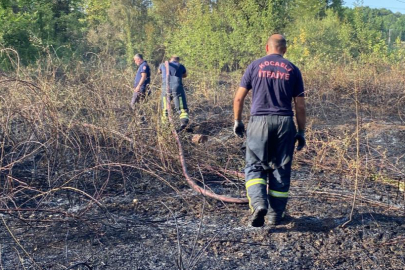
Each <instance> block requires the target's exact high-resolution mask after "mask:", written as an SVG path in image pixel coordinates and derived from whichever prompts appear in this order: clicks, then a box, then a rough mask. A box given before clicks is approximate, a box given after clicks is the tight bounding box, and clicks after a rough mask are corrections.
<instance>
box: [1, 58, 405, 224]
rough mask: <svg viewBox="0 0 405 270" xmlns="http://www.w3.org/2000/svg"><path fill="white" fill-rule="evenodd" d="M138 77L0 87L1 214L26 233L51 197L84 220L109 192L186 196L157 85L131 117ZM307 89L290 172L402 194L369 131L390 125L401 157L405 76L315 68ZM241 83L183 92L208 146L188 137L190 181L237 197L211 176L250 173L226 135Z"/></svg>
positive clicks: (234, 79) (109, 68)
mask: <svg viewBox="0 0 405 270" xmlns="http://www.w3.org/2000/svg"><path fill="white" fill-rule="evenodd" d="M192 75H193V74H192ZM132 77H133V71H132V70H129V69H128V70H119V69H117V67H116V65H115V64H114V61H113V59H104V60H103V61H101V60H100V59H98V58H97V57H95V58H94V59H93V61H91V62H90V63H86V64H83V63H76V64H71V65H70V66H69V67H67V66H63V65H61V64H58V63H57V61H56V60H52V61H51V60H49V61H47V64H46V65H42V67H41V68H39V67H38V68H37V69H26V68H18V69H17V72H16V73H13V74H4V73H3V74H1V75H0V91H1V97H0V144H1V153H0V154H1V156H0V158H1V168H0V173H1V176H0V181H1V186H2V189H1V199H0V203H1V207H0V208H1V209H2V210H1V211H17V212H18V213H19V215H20V218H23V219H25V220H28V221H29V219H28V218H27V217H26V216H24V215H22V214H21V213H22V212H21V210H24V209H25V210H27V209H33V208H35V209H48V210H49V207H48V205H49V203H50V202H52V201H54V199H55V196H56V194H65V195H66V196H72V195H71V194H76V195H77V196H74V197H75V199H73V200H72V205H74V204H76V203H78V202H79V203H82V204H85V205H86V204H87V205H88V207H84V208H83V209H85V210H88V209H89V208H90V206H91V205H93V204H99V206H101V203H100V202H99V201H100V200H101V199H102V198H103V197H105V196H108V194H107V190H108V192H111V190H112V188H111V187H112V186H114V187H119V188H118V189H116V192H117V193H120V192H127V191H128V190H131V188H132V186H133V183H134V181H135V182H137V183H139V182H142V181H144V182H145V184H150V183H151V182H154V181H152V179H155V180H156V179H158V180H159V183H160V185H161V183H162V182H163V183H164V185H165V186H168V187H170V188H171V189H173V190H176V191H178V190H179V189H181V187H182V185H183V184H184V183H183V182H182V179H183V178H182V175H181V170H180V164H179V161H178V158H177V155H178V152H177V148H176V146H175V143H174V141H173V139H172V137H171V135H170V131H169V130H168V129H167V128H164V127H162V126H161V125H160V123H159V119H160V105H159V102H160V100H159V99H160V93H159V84H160V80H159V79H158V78H157V79H153V90H154V92H153V94H152V96H151V97H149V98H148V100H147V101H145V102H143V103H140V104H138V105H139V106H138V108H137V109H136V110H135V111H131V110H130V109H129V106H128V103H129V100H130V98H131V94H132V93H131V88H130V85H131V81H132ZM304 77H305V81H306V88H307V92H308V99H307V103H308V119H309V125H308V132H307V137H308V148H307V149H306V150H305V151H303V152H300V153H297V159H296V161H297V162H296V163H295V165H294V166H295V168H296V169H299V168H300V167H301V166H305V167H308V168H309V170H310V172H311V173H312V174H317V173H324V174H325V175H333V174H334V175H339V176H340V179H341V185H342V186H343V187H344V188H347V189H348V190H353V189H356V190H358V189H361V188H362V187H364V186H369V185H370V184H372V185H374V187H377V186H378V185H379V184H382V183H384V184H387V183H389V184H390V185H392V186H396V187H397V188H400V187H401V185H402V186H403V182H404V171H403V169H402V167H403V165H404V164H405V158H404V155H403V151H402V152H401V151H395V148H394V149H391V147H395V144H392V145H390V144H389V142H388V141H387V142H386V143H385V144H384V142H380V141H379V139H380V137H381V136H383V133H381V132H380V133H379V132H376V130H374V131H373V127H376V126H378V125H384V128H386V130H390V131H391V132H393V133H395V134H393V135H392V136H395V138H397V137H398V136H399V137H398V138H397V140H398V141H397V144H399V145H398V147H399V148H397V150H398V149H402V150H403V149H404V147H405V146H404V144H403V138H404V137H405V136H403V135H404V134H403V130H404V129H403V128H404V120H405V119H404V118H405V111H404V105H405V91H404V89H405V79H404V78H405V71H404V69H401V68H400V67H394V66H388V67H384V68H381V67H377V66H369V67H357V66H355V65H352V66H346V67H334V68H330V69H328V71H326V69H325V68H324V67H320V68H319V70H308V71H304ZM239 78H240V74H233V75H229V74H228V75H221V76H218V77H210V76H209V74H206V75H204V74H201V73H198V74H197V73H194V75H193V76H192V77H191V78H189V79H187V80H186V84H187V88H188V100H189V107H190V114H191V117H192V121H193V122H194V123H193V128H194V130H195V132H198V133H203V134H206V135H209V136H210V140H209V142H208V143H207V144H205V145H203V146H201V145H197V146H195V145H193V144H191V143H190V141H191V140H190V138H189V137H190V135H189V134H186V133H185V134H183V135H182V136H183V139H184V144H185V150H186V155H187V157H188V164H189V167H190V168H189V169H191V175H192V177H194V178H195V179H197V180H198V181H202V180H203V179H202V177H201V174H200V171H199V169H198V168H199V167H201V168H203V173H205V174H206V179H209V180H211V181H217V180H219V181H220V182H227V183H231V186H232V187H233V189H234V193H235V194H237V195H241V194H242V195H243V193H244V188H243V181H242V180H241V179H239V180H237V181H229V179H228V178H227V176H226V175H223V174H218V171H217V170H216V169H215V168H222V169H224V171H226V170H234V171H238V170H241V169H242V168H243V166H244V162H243V155H242V154H241V151H240V146H241V141H240V140H239V139H237V138H235V137H234V136H233V134H232V131H231V125H232V108H231V103H232V98H233V94H234V91H235V90H236V87H237V85H238V82H239ZM355 89H357V90H356V91H355ZM356 105H357V109H358V110H357V112H356ZM246 111H247V110H246ZM245 115H246V114H245ZM378 130H380V128H377V131H378ZM401 132H402V133H401ZM401 134H402V135H401ZM373 136H374V137H373ZM400 136H403V137H402V142H401V138H400ZM375 142H377V144H375ZM212 168H214V169H212ZM219 175H221V176H219ZM229 178H231V176H229ZM354 179H358V184H357V185H356V186H354ZM179 180H180V181H179ZM401 183H402V184H401ZM152 186H153V185H152ZM156 188H157V187H156ZM109 194H111V193H109ZM52 210H58V209H57V207H56V208H52ZM60 210H61V211H66V209H60Z"/></svg>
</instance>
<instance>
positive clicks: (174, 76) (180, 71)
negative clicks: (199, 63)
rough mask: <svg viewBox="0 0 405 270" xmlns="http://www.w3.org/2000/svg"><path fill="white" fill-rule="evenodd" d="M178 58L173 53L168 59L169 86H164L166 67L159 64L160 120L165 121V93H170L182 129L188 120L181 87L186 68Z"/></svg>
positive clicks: (184, 96) (185, 75)
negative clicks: (160, 77)
mask: <svg viewBox="0 0 405 270" xmlns="http://www.w3.org/2000/svg"><path fill="white" fill-rule="evenodd" d="M179 61H180V58H179V57H178V56H176V55H173V56H172V57H171V58H170V61H169V72H170V73H169V76H170V77H169V84H170V86H169V88H168V89H167V88H166V67H165V64H161V65H160V67H159V73H161V74H162V80H163V81H162V95H161V99H162V111H163V115H162V122H166V121H167V114H168V113H167V106H170V104H167V99H166V95H170V100H172V99H173V100H174V106H175V108H176V111H177V112H178V114H179V117H180V124H181V126H180V130H182V129H184V128H185V127H186V126H187V124H188V121H189V118H188V107H187V100H186V93H185V91H184V87H183V78H186V77H187V70H186V68H185V66H184V65H182V64H180V63H179Z"/></svg>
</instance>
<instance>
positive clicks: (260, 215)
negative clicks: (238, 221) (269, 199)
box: [250, 206, 267, 227]
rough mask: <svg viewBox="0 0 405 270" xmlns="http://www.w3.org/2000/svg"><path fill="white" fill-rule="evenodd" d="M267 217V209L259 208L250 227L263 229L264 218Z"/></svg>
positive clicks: (251, 220) (252, 217) (251, 219)
mask: <svg viewBox="0 0 405 270" xmlns="http://www.w3.org/2000/svg"><path fill="white" fill-rule="evenodd" d="M266 215H267V208H265V207H264V206H258V207H257V208H256V209H255V211H254V212H253V214H252V216H251V218H250V225H252V226H253V227H262V226H263V225H264V217H265V216H266Z"/></svg>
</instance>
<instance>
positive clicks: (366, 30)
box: [0, 0, 405, 70]
mask: <svg viewBox="0 0 405 270" xmlns="http://www.w3.org/2000/svg"><path fill="white" fill-rule="evenodd" d="M342 2H343V1H341V0H305V1H304V0H285V1H282V0H268V1H260V0H221V1H218V0H116V1H112V0H52V1H44V0H41V1H34V0H0V25H1V26H2V27H1V28H0V48H13V49H15V50H16V51H17V52H18V54H19V57H20V60H21V63H22V64H24V65H33V64H35V63H37V61H38V60H39V59H41V58H42V57H43V56H44V54H51V55H53V56H55V57H58V58H60V59H62V60H65V61H72V60H74V59H76V60H80V61H86V59H87V57H88V55H89V53H88V52H91V53H96V54H98V55H99V56H100V57H103V56H108V57H109V58H108V59H113V58H114V59H116V61H117V62H118V63H121V64H122V65H123V66H127V65H128V64H131V63H132V56H133V54H134V53H143V54H144V55H145V56H146V58H147V59H148V60H149V62H150V63H153V64H154V65H158V64H159V63H160V62H161V61H162V60H164V59H165V58H167V57H168V56H169V55H170V54H179V55H180V56H182V58H183V59H184V61H185V62H186V64H187V65H188V66H189V67H193V68H194V69H209V70H237V69H240V68H244V67H245V66H246V64H247V63H249V62H250V61H251V60H253V59H255V58H257V57H260V56H262V55H263V54H264V44H265V42H266V39H267V38H268V36H269V35H270V34H272V33H275V32H277V33H282V34H284V35H285V36H286V37H287V39H288V42H289V51H288V55H289V57H291V58H292V59H293V60H294V61H299V62H300V63H302V64H305V65H309V62H308V61H310V60H311V61H312V62H313V61H314V59H315V60H316V61H321V62H322V61H323V62H328V61H329V62H339V61H347V60H349V59H360V60H366V59H370V58H373V57H374V58H378V57H379V58H381V59H387V60H388V59H391V60H392V59H396V61H401V59H403V58H401V52H402V51H401V50H403V46H404V45H403V41H404V40H405V15H404V14H400V13H393V12H391V11H389V10H386V9H371V8H369V7H362V6H359V7H355V8H345V7H343V6H342ZM394 54H396V55H394ZM0 67H2V68H7V67H9V63H8V61H7V57H6V56H5V55H4V54H2V55H0Z"/></svg>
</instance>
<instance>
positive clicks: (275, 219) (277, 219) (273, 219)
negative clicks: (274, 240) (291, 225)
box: [268, 212, 285, 225]
mask: <svg viewBox="0 0 405 270" xmlns="http://www.w3.org/2000/svg"><path fill="white" fill-rule="evenodd" d="M284 216H285V213H284V212H283V213H282V214H281V215H269V216H268V219H269V224H270V225H280V223H281V221H283V219H284Z"/></svg>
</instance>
